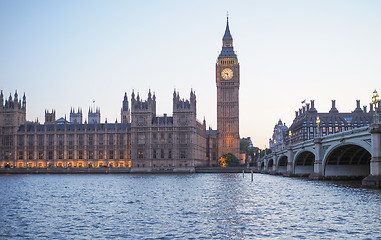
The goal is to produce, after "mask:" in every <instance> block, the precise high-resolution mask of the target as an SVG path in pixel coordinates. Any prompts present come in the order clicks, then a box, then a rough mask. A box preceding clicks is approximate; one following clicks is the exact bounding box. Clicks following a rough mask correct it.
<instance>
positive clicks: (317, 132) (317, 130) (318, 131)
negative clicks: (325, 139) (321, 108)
mask: <svg viewBox="0 0 381 240" xmlns="http://www.w3.org/2000/svg"><path fill="white" fill-rule="evenodd" d="M316 137H320V118H319V116H317V118H316Z"/></svg>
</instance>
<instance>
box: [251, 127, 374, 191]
mask: <svg viewBox="0 0 381 240" xmlns="http://www.w3.org/2000/svg"><path fill="white" fill-rule="evenodd" d="M257 167H258V169H259V170H260V171H261V172H263V173H270V174H281V175H284V176H309V178H310V179H331V178H364V179H363V180H362V184H363V185H364V186H375V187H381V123H374V124H371V125H370V126H366V127H361V128H356V129H352V130H349V131H344V132H340V133H336V134H332V135H326V136H320V137H319V136H318V137H315V138H314V139H311V140H307V141H303V142H299V143H295V144H289V145H288V146H287V147H286V148H284V149H282V150H279V151H275V152H272V153H271V154H268V155H265V156H264V157H262V158H261V159H260V160H259V161H258V166H257Z"/></svg>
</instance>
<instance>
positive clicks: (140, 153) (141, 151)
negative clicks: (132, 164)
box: [138, 150, 144, 158]
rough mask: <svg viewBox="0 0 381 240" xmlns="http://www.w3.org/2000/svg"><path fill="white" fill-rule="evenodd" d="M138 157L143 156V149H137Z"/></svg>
mask: <svg viewBox="0 0 381 240" xmlns="http://www.w3.org/2000/svg"><path fill="white" fill-rule="evenodd" d="M138 158H144V152H143V150H138Z"/></svg>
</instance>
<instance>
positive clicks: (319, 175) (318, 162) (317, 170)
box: [309, 137, 324, 180]
mask: <svg viewBox="0 0 381 240" xmlns="http://www.w3.org/2000/svg"><path fill="white" fill-rule="evenodd" d="M314 143H315V161H314V172H313V173H312V174H310V176H309V178H310V179H314V180H319V179H323V178H324V173H323V154H322V143H321V137H316V138H315V139H314Z"/></svg>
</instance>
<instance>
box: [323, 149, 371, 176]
mask: <svg viewBox="0 0 381 240" xmlns="http://www.w3.org/2000/svg"><path fill="white" fill-rule="evenodd" d="M371 158H372V155H371V146H370V145H367V144H365V142H345V143H339V144H336V145H333V146H331V147H330V148H329V149H327V152H326V154H325V155H324V158H323V162H322V164H323V175H324V176H326V177H332V176H334V177H340V176H345V177H366V176H368V175H369V173H370V159H371Z"/></svg>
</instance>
